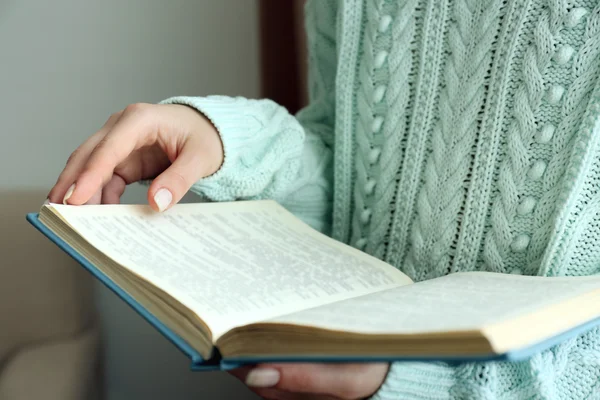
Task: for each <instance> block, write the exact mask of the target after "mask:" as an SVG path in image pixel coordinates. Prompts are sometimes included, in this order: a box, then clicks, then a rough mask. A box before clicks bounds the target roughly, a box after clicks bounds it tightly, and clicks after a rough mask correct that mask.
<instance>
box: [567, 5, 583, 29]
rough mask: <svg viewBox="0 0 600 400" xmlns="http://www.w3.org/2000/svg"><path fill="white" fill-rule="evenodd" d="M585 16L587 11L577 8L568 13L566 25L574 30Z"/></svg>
mask: <svg viewBox="0 0 600 400" xmlns="http://www.w3.org/2000/svg"><path fill="white" fill-rule="evenodd" d="M585 14H587V10H586V9H585V8H581V7H577V8H574V9H572V10H571V11H569V14H568V16H567V21H566V23H565V24H566V25H567V27H569V28H574V27H575V26H577V24H578V23H579V22H580V21H581V19H582V18H583V16H584V15H585Z"/></svg>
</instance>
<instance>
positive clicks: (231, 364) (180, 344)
mask: <svg viewBox="0 0 600 400" xmlns="http://www.w3.org/2000/svg"><path fill="white" fill-rule="evenodd" d="M27 221H29V223H31V224H32V225H33V226H34V227H35V228H36V229H37V230H38V231H40V232H41V233H42V234H43V235H45V236H46V237H47V238H48V239H50V240H51V241H52V242H53V243H55V244H56V245H57V246H58V247H59V248H60V249H62V250H63V251H64V252H66V253H67V254H68V255H69V256H71V257H72V258H73V259H75V260H76V261H77V262H78V263H79V264H81V266H83V267H84V268H85V269H86V270H87V271H89V273H91V274H92V275H93V276H94V277H95V278H96V279H98V280H99V281H100V282H102V283H103V284H104V285H105V286H106V287H108V288H109V289H110V290H111V291H112V292H114V293H115V294H116V295H117V296H119V297H120V298H121V299H122V300H123V301H124V302H126V303H127V304H128V305H129V306H130V307H131V308H132V309H133V310H135V311H136V312H137V313H138V314H139V315H140V316H142V318H144V319H145V320H146V321H147V322H148V323H149V324H150V325H152V326H153V327H154V328H155V329H156V330H158V331H159V332H160V333H161V334H162V335H163V336H164V337H165V338H166V339H167V340H169V341H170V342H171V343H173V345H175V346H176V347H177V348H178V349H179V350H180V351H181V352H183V353H184V354H185V355H186V356H187V357H188V358H189V359H190V362H191V369H192V370H194V371H213V370H228V369H233V368H236V367H239V366H240V365H244V364H256V363H264V362H373V361H389V362H402V361H423V362H439V361H444V362H449V363H452V364H454V363H461V362H471V361H498V360H504V361H522V360H526V359H528V358H530V357H531V356H533V355H534V354H536V353H539V352H541V351H544V350H547V349H549V348H551V347H553V346H555V345H557V344H560V343H561V342H563V341H565V340H568V339H570V338H572V337H574V336H577V335H580V334H582V333H584V332H586V331H588V330H589V329H591V328H593V327H596V326H598V325H600V318H597V319H594V320H592V321H589V322H588V323H586V324H583V325H580V326H577V327H576V328H573V329H571V330H569V331H566V332H564V333H561V334H560V335H557V336H554V337H552V338H550V339H547V340H544V341H543V342H540V343H537V344H536V345H533V346H529V347H527V348H522V349H518V350H514V351H510V352H507V353H504V354H493V355H489V356H477V357H471V356H460V355H457V356H451V357H448V356H427V357H360V358H356V357H340V356H326V355H323V356H322V357H314V356H311V357H264V358H262V357H261V358H235V359H228V358H222V357H221V356H220V354H219V352H218V349H216V348H215V349H214V351H213V356H212V357H211V358H210V359H204V358H203V357H202V356H201V355H200V353H198V351H196V350H195V349H194V348H193V347H192V346H190V344H189V343H187V342H186V341H185V340H183V339H182V338H181V337H179V336H178V335H177V334H175V333H174V332H173V331H172V330H171V329H169V327H167V326H166V325H165V324H163V323H162V322H161V321H160V320H159V319H158V318H156V317H155V316H154V315H153V314H152V313H150V312H149V311H148V310H147V309H145V308H144V307H143V306H142V305H141V304H140V303H139V302H137V301H136V300H135V299H134V298H133V297H131V296H130V295H129V294H128V293H127V292H125V291H124V290H123V289H121V288H120V287H119V286H118V285H117V284H115V282H113V281H112V280H111V279H109V278H108V277H107V276H106V275H105V274H103V273H102V272H101V271H100V270H99V269H98V268H96V267H95V266H94V265H93V264H91V263H90V262H89V261H88V260H87V259H86V258H84V257H83V256H82V255H81V254H79V253H78V252H77V251H75V250H74V249H73V248H72V247H71V246H69V245H68V244H67V243H66V242H64V241H63V240H62V239H61V238H60V237H58V236H57V235H56V234H54V233H53V232H52V231H51V230H50V229H48V228H47V227H46V226H45V225H44V224H42V223H41V222H40V221H39V219H38V214H37V213H30V214H27Z"/></svg>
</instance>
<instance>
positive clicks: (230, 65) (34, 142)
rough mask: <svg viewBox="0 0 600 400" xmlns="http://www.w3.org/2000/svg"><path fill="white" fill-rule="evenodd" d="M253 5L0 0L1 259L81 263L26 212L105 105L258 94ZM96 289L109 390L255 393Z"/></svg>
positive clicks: (159, 394) (138, 195)
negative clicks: (200, 366) (44, 235)
mask: <svg viewBox="0 0 600 400" xmlns="http://www.w3.org/2000/svg"><path fill="white" fill-rule="evenodd" d="M256 7H257V5H256V1H239V0H219V1H213V0H173V1H164V0H127V1H122V0H103V1H94V0H54V1H46V0H1V1H0V93H1V96H0V172H1V173H0V207H2V209H3V213H0V239H1V240H0V256H1V257H0V263H1V264H0V268H3V269H4V270H7V269H9V268H28V267H29V265H32V264H36V263H37V264H38V265H45V266H48V268H56V271H59V270H60V269H63V268H72V269H73V270H74V269H75V268H78V267H77V266H76V265H74V264H73V263H72V262H71V261H70V260H69V259H67V258H66V257H65V256H63V255H62V254H60V252H59V251H58V250H57V249H55V248H54V247H52V246H50V245H48V244H47V243H45V242H42V240H41V238H39V237H38V236H37V233H36V232H35V231H34V230H33V229H32V228H30V227H29V226H28V225H27V224H26V223H25V222H24V213H25V212H26V211H27V210H32V209H34V208H36V207H37V205H38V204H41V203H42V202H43V200H44V196H45V194H46V192H47V190H48V189H49V188H50V187H51V185H52V184H53V183H54V180H55V179H56V176H57V174H58V173H59V171H60V170H61V168H62V167H63V165H64V161H65V160H66V158H67V157H68V155H69V154H70V152H71V151H72V150H73V149H74V148H75V147H76V146H77V145H78V144H79V143H81V142H82V141H83V140H84V139H85V138H86V137H87V136H88V135H90V134H91V133H93V132H94V130H96V129H97V128H98V127H99V126H100V125H101V124H102V123H103V122H104V120H105V119H106V118H107V117H108V115H109V114H111V113H112V112H114V111H116V110H118V109H120V108H122V107H124V106H125V105H127V104H128V103H132V102H137V101H146V102H156V101H158V100H160V99H163V98H166V97H168V96H171V95H175V94H190V95H205V94H212V93H218V94H229V95H244V96H248V97H256V96H257V95H258V91H259V82H258V76H259V73H258V38H257V9H256ZM144 198H145V197H144V193H143V190H142V189H140V188H133V189H132V190H129V191H128V193H126V200H127V201H128V202H140V201H144ZM32 211H34V210H32ZM17 242H19V243H20V245H19V246H18V247H17V246H15V245H14V244H15V243H17ZM26 249H31V251H30V252H29V253H28V254H24V253H25V251H24V250H26ZM31 279H47V277H46V276H39V275H36V274H32V276H31ZM26 295H29V294H26ZM95 298H96V301H97V304H98V307H99V311H100V316H101V319H102V322H103V340H104V343H105V351H104V355H105V372H106V385H107V393H108V398H109V399H110V400H120V399H138V398H144V399H150V400H152V399H164V398H177V399H199V398H202V399H220V398H226V397H230V398H232V397H233V398H242V399H243V398H250V397H249V396H248V395H247V391H245V389H243V388H242V386H241V385H239V384H238V383H237V382H235V381H234V380H233V379H232V378H230V377H229V376H227V375H224V374H199V373H190V372H188V361H187V360H186V359H185V358H184V357H183V356H182V355H180V354H179V353H178V352H177V351H176V350H175V349H174V348H173V347H172V346H171V345H170V344H169V343H168V342H167V341H166V340H164V339H163V338H162V337H161V336H160V335H159V334H157V333H156V332H155V331H154V330H153V329H151V328H150V327H148V326H147V324H146V323H145V322H144V321H142V320H141V319H140V318H139V317H138V316H137V315H136V314H135V313H133V312H132V311H131V310H130V309H128V308H127V307H125V306H124V305H123V304H122V303H121V302H120V301H119V300H118V299H116V298H115V297H114V296H113V295H112V294H111V293H109V292H108V291H106V290H105V289H102V288H100V289H98V290H97V291H96V294H95Z"/></svg>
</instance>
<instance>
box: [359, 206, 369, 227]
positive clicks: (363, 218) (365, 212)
mask: <svg viewBox="0 0 600 400" xmlns="http://www.w3.org/2000/svg"><path fill="white" fill-rule="evenodd" d="M370 219H371V210H369V209H368V208H365V209H364V210H363V211H362V213H360V221H361V222H362V223H363V224H368V223H369V220H370Z"/></svg>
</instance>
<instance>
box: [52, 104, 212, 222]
mask: <svg viewBox="0 0 600 400" xmlns="http://www.w3.org/2000/svg"><path fill="white" fill-rule="evenodd" d="M222 163H223V146H222V143H221V139H220V137H219V134H218V133H217V131H216V129H215V128H214V127H213V125H212V124H211V122H210V121H209V120H208V119H207V118H205V117H204V116H203V115H202V114H200V113H199V112H198V111H196V110H194V109H192V108H190V107H188V106H184V105H171V104H169V105H167V104H165V105H153V104H134V105H130V106H128V107H127V108H125V109H124V110H123V111H119V112H118V113H115V114H113V115H112V116H111V117H110V118H109V119H108V121H106V123H105V124H104V126H103V127H102V128H101V129H100V130H99V131H98V132H96V133H95V134H94V135H93V136H91V137H90V138H89V139H87V141H86V142H85V143H83V144H82V145H81V146H79V148H78V149H77V150H75V152H73V154H71V157H69V160H68V161H67V165H66V166H65V168H64V170H63V171H62V173H61V174H60V176H59V178H58V180H57V182H56V184H55V186H54V187H53V188H52V190H51V191H50V193H49V195H48V199H49V200H50V202H53V203H62V202H63V201H66V202H67V203H68V204H74V205H80V204H99V203H107V204H115V203H119V199H120V197H121V195H122V194H123V192H124V191H125V186H126V185H128V184H130V183H133V182H137V181H140V180H143V179H151V178H156V179H154V181H153V182H152V185H151V186H150V188H149V189H148V202H149V203H150V206H151V207H152V208H153V209H154V210H156V211H164V210H166V209H167V208H169V207H170V206H171V205H173V204H175V203H177V202H178V201H179V200H181V198H182V197H183V196H184V195H185V193H186V192H187V191H188V190H189V188H190V187H191V186H192V185H193V184H194V183H195V182H196V181H197V180H198V179H200V178H203V177H206V176H209V175H212V174H213V173H215V172H216V171H217V170H218V169H219V168H220V167H221V164H222Z"/></svg>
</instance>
